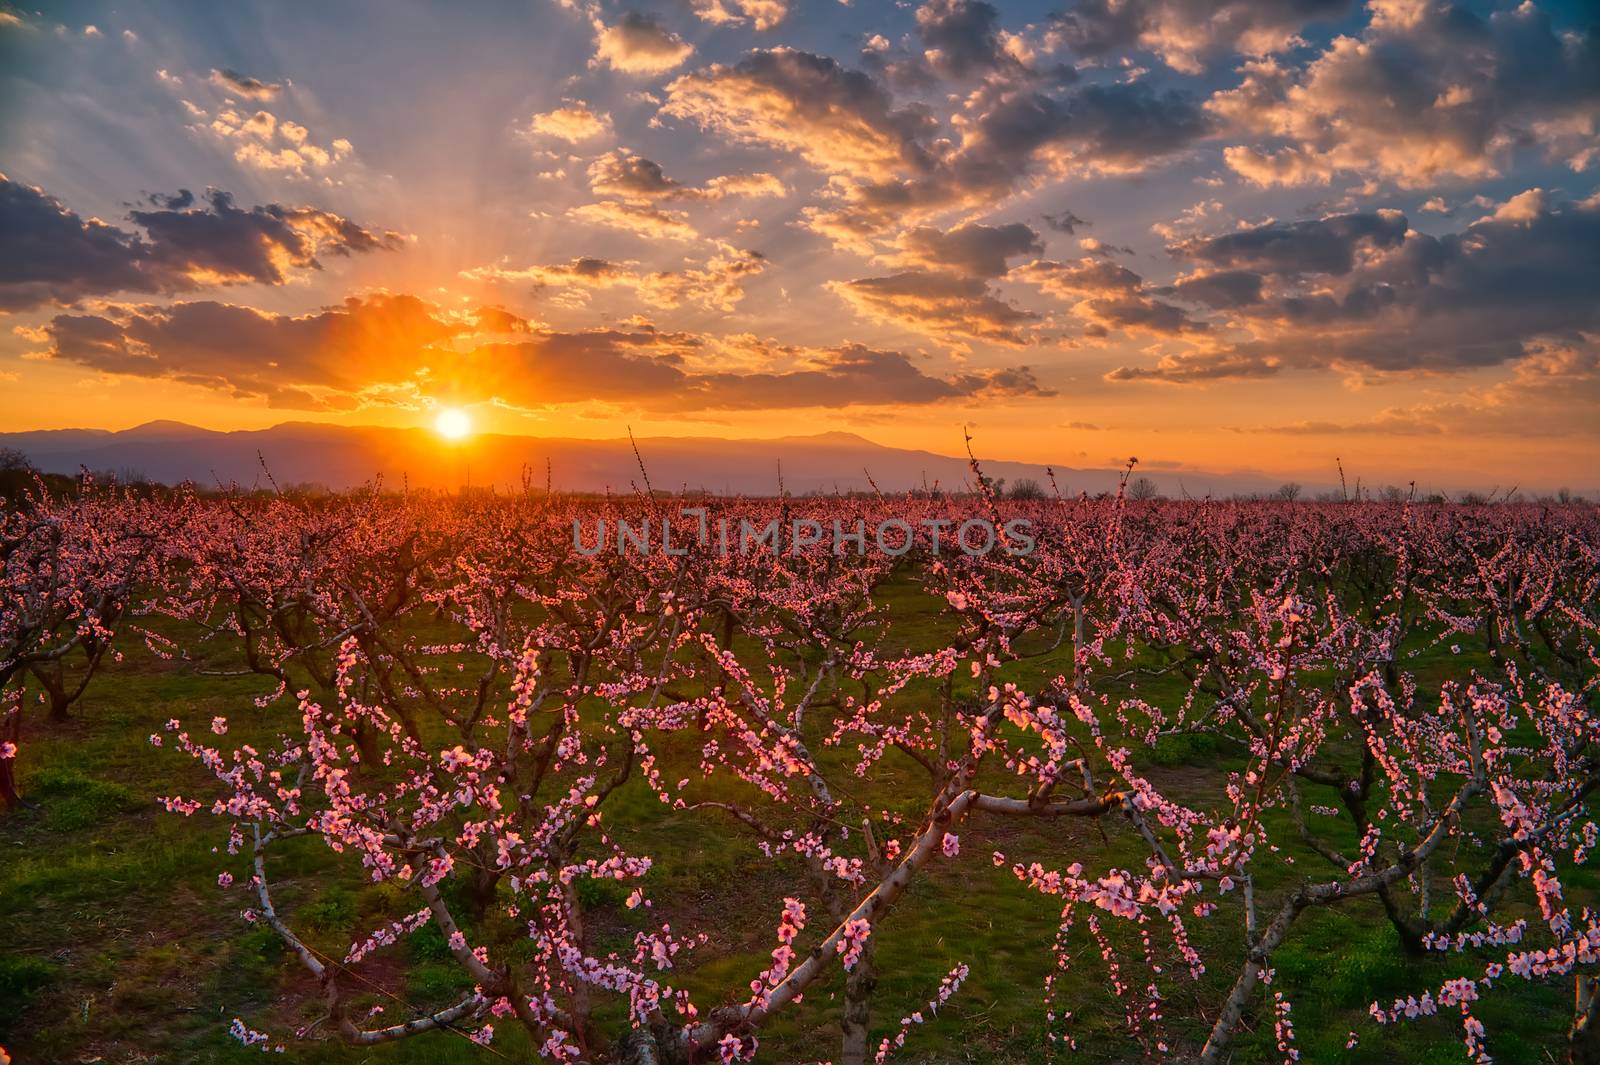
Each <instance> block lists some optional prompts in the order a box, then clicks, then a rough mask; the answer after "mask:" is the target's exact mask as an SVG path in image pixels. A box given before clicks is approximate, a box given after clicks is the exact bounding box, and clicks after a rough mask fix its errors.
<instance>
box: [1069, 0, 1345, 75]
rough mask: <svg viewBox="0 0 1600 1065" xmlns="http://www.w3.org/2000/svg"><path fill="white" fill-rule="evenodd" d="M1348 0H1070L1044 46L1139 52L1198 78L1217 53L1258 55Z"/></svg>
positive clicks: (1098, 53) (1097, 53) (1335, 13)
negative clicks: (1142, 51) (1137, 49)
mask: <svg viewBox="0 0 1600 1065" xmlns="http://www.w3.org/2000/svg"><path fill="white" fill-rule="evenodd" d="M1351 6H1352V3H1351V0H1289V2H1285V0H1206V2H1204V3H1195V2H1194V0H1077V2H1075V3H1073V4H1071V5H1070V6H1069V7H1068V8H1067V9H1066V10H1065V11H1063V12H1061V13H1060V14H1057V15H1055V16H1054V17H1053V18H1052V19H1051V22H1050V26H1049V35H1048V36H1049V38H1050V40H1051V43H1052V44H1057V45H1060V46H1063V47H1066V48H1069V49H1071V50H1072V51H1073V52H1075V53H1077V54H1078V55H1080V56H1085V57H1090V58H1101V57H1108V56H1114V55H1116V54H1118V53H1122V52H1125V51H1127V50H1129V49H1132V48H1142V49H1145V50H1146V51H1149V52H1152V53H1154V54H1155V55H1157V56H1159V57H1160V58H1161V59H1162V61H1163V62H1165V63H1166V64H1167V65H1168V66H1170V67H1172V68H1173V69H1175V70H1179V71H1182V72H1184V73H1187V74H1198V73H1201V72H1202V71H1203V70H1204V68H1205V63H1206V62H1207V61H1209V60H1211V59H1213V58H1215V57H1217V56H1219V55H1223V54H1227V53H1233V52H1237V53H1242V54H1245V55H1264V54H1266V53H1268V52H1276V51H1281V50H1283V49H1285V48H1287V47H1289V46H1290V45H1291V44H1293V43H1294V42H1295V39H1296V37H1297V34H1298V32H1299V31H1300V30H1301V29H1303V28H1304V27H1305V26H1306V25H1307V24H1309V23H1311V22H1315V21H1327V20H1333V19H1338V18H1341V17H1342V16H1343V15H1344V14H1345V13H1346V12H1347V11H1349V10H1350V8H1351Z"/></svg>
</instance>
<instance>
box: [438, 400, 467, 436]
mask: <svg viewBox="0 0 1600 1065" xmlns="http://www.w3.org/2000/svg"><path fill="white" fill-rule="evenodd" d="M433 429H434V431H435V432H436V433H438V434H439V435H440V436H442V437H444V438H445V439H446V440H465V439H466V438H467V437H469V436H471V435H472V419H471V418H469V417H467V412H466V411H464V410H457V409H456V408H454V407H446V408H445V409H444V410H442V411H440V412H439V416H438V417H437V418H435V419H434V420H433Z"/></svg>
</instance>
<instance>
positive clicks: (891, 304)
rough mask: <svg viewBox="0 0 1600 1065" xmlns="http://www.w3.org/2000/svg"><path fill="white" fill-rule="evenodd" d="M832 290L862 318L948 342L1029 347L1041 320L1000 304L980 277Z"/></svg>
mask: <svg viewBox="0 0 1600 1065" xmlns="http://www.w3.org/2000/svg"><path fill="white" fill-rule="evenodd" d="M828 288H829V289H830V290H831V291H833V292H834V293H836V294H838V295H839V296H841V297H843V298H844V300H845V302H846V303H848V304H850V306H851V307H852V308H854V309H855V310H856V312H857V313H859V314H863V315H865V316H866V317H868V318H873V319H876V320H877V321H881V322H889V323H891V324H894V325H899V326H903V327H905V328H907V329H911V330H913V331H915V332H918V333H923V334H925V335H928V336H932V337H936V338H940V339H944V340H949V339H951V338H965V339H970V340H985V341H990V342H993V343H999V344H1024V343H1026V342H1027V340H1026V336H1025V335H1024V330H1025V329H1026V328H1027V327H1029V326H1030V325H1031V324H1032V323H1033V322H1035V321H1037V320H1038V318H1039V316H1038V315H1037V314H1034V313H1032V312H1030V311H1024V310H1019V309H1018V308H1016V307H1013V306H1012V305H1011V304H1009V303H1007V302H1005V301H1004V300H1002V299H1000V298H999V297H998V296H996V295H995V294H994V292H993V290H991V289H990V288H989V286H988V285H987V284H985V283H984V282H983V280H982V279H981V278H975V277H959V276H956V275H953V274H944V273H931V272H927V271H917V270H909V271H906V272H905V273H899V274H894V275H892V276H889V277H864V278H859V279H857V280H855V281H833V282H829V283H828Z"/></svg>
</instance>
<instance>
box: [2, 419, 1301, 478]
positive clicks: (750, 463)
mask: <svg viewBox="0 0 1600 1065" xmlns="http://www.w3.org/2000/svg"><path fill="white" fill-rule="evenodd" d="M638 445H639V452H640V454H642V455H643V456H644V461H645V465H646V468H647V469H648V470H649V474H650V482H651V484H652V485H653V486H654V487H655V488H656V489H658V490H660V489H669V490H673V491H677V490H680V489H682V488H685V487H688V488H693V489H705V490H707V491H711V492H717V493H737V494H744V495H770V494H772V493H774V492H776V491H777V488H778V479H779V472H780V467H781V471H782V478H783V485H784V487H785V488H786V489H787V490H788V491H790V492H792V493H796V494H806V493H812V492H833V491H852V490H862V489H866V488H868V487H869V486H868V483H867V474H868V473H870V474H871V476H872V479H873V481H875V482H876V483H877V485H878V487H879V488H880V489H882V490H883V491H886V492H900V491H905V490H907V489H911V488H917V487H921V486H924V485H927V486H932V485H935V484H938V485H940V486H942V487H944V488H946V489H955V490H959V489H960V488H962V487H963V486H964V485H966V484H968V483H969V481H970V479H971V474H970V471H969V470H968V467H967V461H966V459H965V458H963V457H957V456H951V455H939V454H935V453H933V452H930V451H912V450H907V449H904V448H894V447H885V446H883V445H882V444H875V443H873V442H872V441H870V440H867V439H865V438H863V437H860V436H856V435H855V434H853V433H841V432H831V433H820V434H818V435H815V436H790V437H780V438H778V439H771V440H738V439H718V438H712V437H643V438H640V439H639V441H638ZM7 447H9V448H16V449H18V450H20V451H22V452H23V453H24V454H26V455H27V456H28V457H29V459H30V460H31V461H32V462H33V464H34V465H35V466H37V467H38V468H40V469H41V470H44V471H46V472H49V473H65V474H73V473H76V472H78V470H79V468H80V467H87V468H89V469H91V470H110V471H114V472H119V473H122V474H124V475H131V474H139V475H142V476H144V477H146V478H148V479H150V480H154V481H160V482H162V483H165V484H177V483H179V482H181V481H194V482H195V483H197V484H200V485H204V486H215V485H218V484H222V485H226V484H230V483H236V484H238V485H240V486H241V487H245V488H249V487H253V486H261V487H265V486H266V484H267V479H266V476H265V474H264V473H263V470H262V462H263V461H264V462H265V463H266V466H267V468H268V469H270V470H271V473H272V478H273V479H274V480H275V481H276V482H277V483H278V484H279V485H284V486H287V485H291V484H320V485H325V486H327V487H329V488H334V489H343V488H350V487H354V486H356V485H361V484H365V483H367V482H369V481H372V480H374V479H375V478H379V477H381V478H382V479H383V481H384V482H385V484H387V485H388V486H391V487H399V486H400V485H401V483H402V482H404V483H408V484H410V485H412V486H417V487H433V488H456V487H458V486H460V485H463V484H471V485H475V486H484V487H489V486H493V487H497V488H510V487H516V486H520V484H521V483H522V478H523V474H524V471H526V472H527V475H528V476H529V477H530V478H531V480H532V482H533V484H534V485H535V486H539V487H542V486H543V485H544V483H545V476H546V469H547V464H548V470H549V475H550V480H551V483H552V485H553V486H554V487H555V488H557V489H561V490H566V491H586V492H599V491H607V490H610V491H614V492H626V491H630V490H631V487H630V486H631V485H633V484H634V483H635V482H637V481H638V480H639V467H638V464H637V462H636V460H635V458H634V454H633V447H632V445H631V444H630V443H629V441H628V440H627V439H625V438H623V439H615V440H575V439H563V438H545V437H532V436H504V435H496V434H490V433H480V434H478V435H476V436H474V437H472V438H471V439H469V440H467V441H464V442H461V443H458V444H448V443H445V442H444V441H442V440H440V438H439V437H438V436H437V435H435V434H434V433H432V432H430V431H428V430H424V429H388V428H375V427H370V426H369V427H352V426H336V425H324V424H314V423H308V422H287V423H285V424H282V425H276V426H273V427H272V428H270V429H261V430H251V431H239V432H230V433H222V432H213V431H211V430H209V429H200V428H196V427H195V426H192V425H185V424H183V423H182V422H172V421H160V422H149V423H147V424H145V425H140V426H138V427H136V428H133V429H126V430H123V431H121V432H108V431H106V430H101V429H56V430H40V431H36V432H23V433H0V448H7ZM258 456H259V457H258ZM979 457H980V459H982V461H983V470H984V473H985V474H987V475H988V476H989V477H991V478H1005V479H1006V480H1007V481H1008V482H1010V483H1013V484H1014V483H1016V482H1017V481H1018V480H1021V479H1024V478H1031V479H1033V480H1036V481H1038V482H1039V483H1040V484H1041V485H1046V487H1048V486H1047V484H1046V479H1045V467H1044V466H1040V465H1034V464H1030V463H1022V462H1007V461H1001V460H998V459H989V458H984V457H983V456H981V455H980V456H979ZM1054 469H1055V473H1056V481H1057V483H1058V484H1059V485H1060V486H1061V489H1062V491H1063V492H1070V493H1073V494H1076V493H1077V492H1080V491H1088V492H1090V493H1094V492H1099V491H1103V490H1107V489H1111V488H1115V487H1116V484H1117V478H1118V475H1119V471H1117V470H1110V469H1072V468H1069V467H1065V466H1056V467H1054ZM1146 475H1147V476H1149V477H1150V478H1151V480H1153V481H1155V482H1156V484H1157V486H1158V487H1159V488H1160V489H1161V490H1162V491H1163V492H1164V493H1166V494H1169V495H1177V494H1179V493H1180V491H1187V492H1189V493H1190V494H1191V495H1204V494H1206V493H1207V492H1211V493H1214V494H1231V493H1233V492H1251V491H1267V490H1270V489H1271V488H1273V487H1275V482H1269V481H1267V480H1265V479H1263V478H1261V477H1252V476H1248V475H1222V474H1191V473H1184V474H1182V475H1181V477H1180V475H1178V474H1175V473H1171V472H1166V471H1154V472H1150V473H1148V474H1146Z"/></svg>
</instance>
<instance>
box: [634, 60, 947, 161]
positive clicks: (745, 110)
mask: <svg viewBox="0 0 1600 1065" xmlns="http://www.w3.org/2000/svg"><path fill="white" fill-rule="evenodd" d="M662 110H663V112H664V113H665V114H667V115H670V116H673V117H677V118H687V119H690V120H692V121H694V122H696V123H698V124H699V125H701V126H702V127H704V128H706V129H714V130H717V131H719V132H721V133H723V134H725V135H727V136H729V137H731V138H733V139H734V140H739V141H745V142H750V143H760V144H769V145H773V146H775V147H780V148H785V149H788V150H790V151H794V152H798V153H799V154H800V155H802V156H803V157H805V159H806V160H807V161H808V162H810V163H811V164H812V165H813V166H815V167H817V168H818V169H819V170H822V171H825V172H827V173H835V174H849V175H854V176H858V177H862V178H865V179H877V180H884V179H888V178H890V177H893V176H894V175H896V174H899V173H901V172H903V171H908V170H909V171H913V172H923V171H927V170H928V169H930V168H931V166H932V163H933V157H932V155H931V154H930V150H929V148H928V146H927V145H926V144H925V143H924V140H925V139H928V138H931V137H932V136H933V134H934V133H935V132H936V131H937V125H936V123H935V122H934V120H933V118H932V116H931V115H930V114H929V112H928V111H927V110H926V109H925V108H922V107H906V108H896V107H895V106H894V101H893V98H892V97H891V95H890V93H889V91H888V89H886V88H885V87H884V86H883V85H881V84H880V83H879V82H878V81H876V80H875V79H873V78H872V77H871V76H869V75H867V74H865V73H863V72H861V71H858V70H850V69H848V68H846V67H843V66H840V65H839V64H838V63H837V62H835V61H834V60H832V59H830V58H828V57H826V56H819V55H813V54H811V53H809V52H801V51H796V50H794V49H790V48H774V49H771V50H764V51H756V52H752V53H750V55H748V56H746V57H745V58H744V59H742V60H740V61H739V62H738V63H736V64H734V65H732V66H727V65H724V64H721V63H714V64H712V65H711V66H709V67H707V68H706V69H704V70H701V71H697V72H696V73H693V74H688V75H685V76H684V77H681V78H678V79H677V80H676V81H674V82H672V83H671V84H670V85H668V86H667V103H666V105H665V106H664V107H663V108H662Z"/></svg>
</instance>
